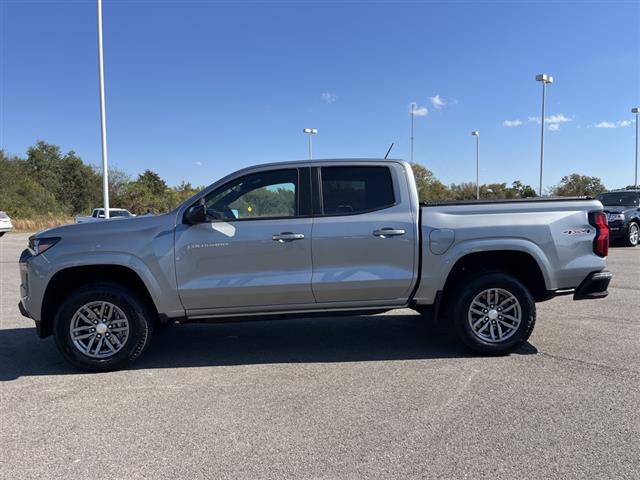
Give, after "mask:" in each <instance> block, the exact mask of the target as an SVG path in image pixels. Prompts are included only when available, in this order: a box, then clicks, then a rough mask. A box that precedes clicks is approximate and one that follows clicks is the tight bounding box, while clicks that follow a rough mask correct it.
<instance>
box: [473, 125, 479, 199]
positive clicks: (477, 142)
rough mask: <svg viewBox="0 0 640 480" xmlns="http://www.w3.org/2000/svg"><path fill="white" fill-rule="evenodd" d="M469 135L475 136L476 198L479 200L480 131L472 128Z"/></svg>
mask: <svg viewBox="0 0 640 480" xmlns="http://www.w3.org/2000/svg"><path fill="white" fill-rule="evenodd" d="M471 135H473V136H474V137H476V200H480V132H479V131H477V130H474V131H473V132H471Z"/></svg>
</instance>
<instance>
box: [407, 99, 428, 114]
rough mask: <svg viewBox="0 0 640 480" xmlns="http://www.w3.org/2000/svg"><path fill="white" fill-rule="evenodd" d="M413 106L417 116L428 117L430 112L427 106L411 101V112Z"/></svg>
mask: <svg viewBox="0 0 640 480" xmlns="http://www.w3.org/2000/svg"><path fill="white" fill-rule="evenodd" d="M412 106H413V115H414V116H416V117H426V116H427V114H428V113H429V110H428V109H427V107H421V106H420V105H418V104H417V103H416V102H411V103H410V104H409V113H411V107H412Z"/></svg>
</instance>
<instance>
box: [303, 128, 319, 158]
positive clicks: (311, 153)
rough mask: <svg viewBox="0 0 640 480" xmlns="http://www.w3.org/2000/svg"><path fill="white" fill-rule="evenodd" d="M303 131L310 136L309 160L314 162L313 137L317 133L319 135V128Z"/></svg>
mask: <svg viewBox="0 0 640 480" xmlns="http://www.w3.org/2000/svg"><path fill="white" fill-rule="evenodd" d="M302 131H303V132H304V133H306V134H307V135H308V136H309V160H313V151H312V146H311V135H315V134H316V133H318V129H317V128H305V129H303V130H302Z"/></svg>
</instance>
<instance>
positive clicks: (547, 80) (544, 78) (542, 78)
mask: <svg viewBox="0 0 640 480" xmlns="http://www.w3.org/2000/svg"><path fill="white" fill-rule="evenodd" d="M536 81H537V82H541V83H542V116H541V117H540V124H541V125H542V128H541V130H540V185H539V188H538V195H540V196H542V167H543V165H544V107H545V98H546V87H547V84H548V83H549V84H550V83H553V77H552V76H551V75H547V74H546V73H541V74H539V75H536Z"/></svg>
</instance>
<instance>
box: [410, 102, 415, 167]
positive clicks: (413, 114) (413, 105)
mask: <svg viewBox="0 0 640 480" xmlns="http://www.w3.org/2000/svg"><path fill="white" fill-rule="evenodd" d="M415 109H416V104H415V103H412V104H411V163H413V119H414V117H415V113H414V110H415Z"/></svg>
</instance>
